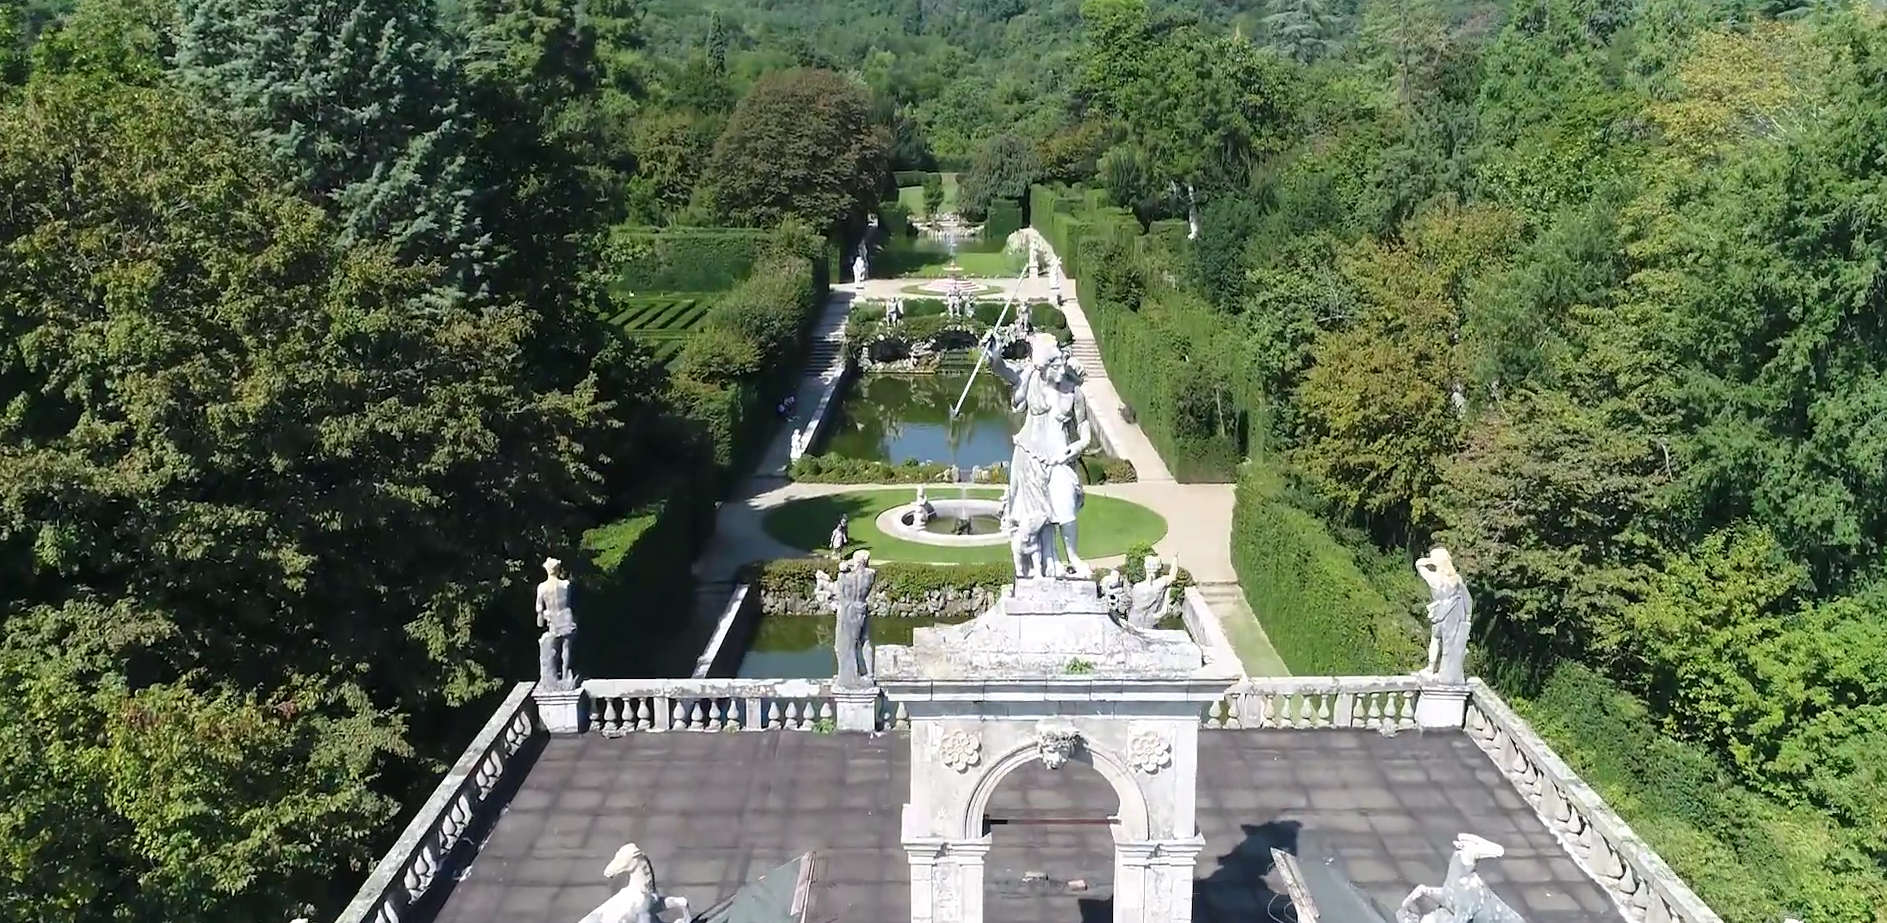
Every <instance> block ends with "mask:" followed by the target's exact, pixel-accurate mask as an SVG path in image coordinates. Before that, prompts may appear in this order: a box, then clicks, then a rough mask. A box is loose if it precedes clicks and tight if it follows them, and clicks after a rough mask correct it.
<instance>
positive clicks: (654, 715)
mask: <svg viewBox="0 0 1887 923" xmlns="http://www.w3.org/2000/svg"><path fill="white" fill-rule="evenodd" d="M583 691H584V692H585V693H587V694H588V698H589V710H590V711H589V725H590V728H591V730H596V731H600V732H602V733H603V735H604V736H606V737H615V736H620V735H623V734H632V733H636V732H647V731H771V730H786V731H830V730H833V729H834V724H833V722H834V721H835V720H836V717H837V708H836V704H835V700H834V698H833V695H832V683H831V681H830V680H797V679H788V680H780V679H682V680H674V679H593V680H588V681H585V682H584V684H583ZM908 724H909V719H908V718H905V717H904V715H903V707H902V706H895V707H894V706H893V705H892V704H891V703H889V702H886V701H884V700H882V699H881V700H880V701H879V705H878V717H877V721H876V729H877V730H885V729H888V728H893V727H904V726H906V725H908Z"/></svg>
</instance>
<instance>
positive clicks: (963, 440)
mask: <svg viewBox="0 0 1887 923" xmlns="http://www.w3.org/2000/svg"><path fill="white" fill-rule="evenodd" d="M969 380H970V375H969V371H968V370H967V369H965V370H964V371H961V372H938V373H936V374H932V375H864V376H861V377H860V378H859V379H858V380H857V381H855V382H853V383H852V385H851V387H850V388H848V389H847V390H846V394H845V397H844V399H843V400H842V401H840V403H839V407H838V411H837V413H836V414H835V415H834V416H833V418H832V422H831V424H830V426H828V428H827V430H826V432H827V436H826V437H825V444H824V445H823V447H820V448H819V449H817V451H820V452H830V453H832V454H835V455H839V456H843V457H845V458H858V459H870V460H875V461H882V462H889V463H891V464H894V465H895V464H899V463H901V462H903V461H905V460H907V459H915V460H917V461H920V462H926V461H929V462H940V463H946V464H947V463H949V462H951V461H955V462H956V465H957V467H958V468H961V469H962V470H964V471H968V470H970V467H971V466H972V465H984V466H988V465H993V464H996V463H997V462H1002V463H1004V464H1007V463H1008V461H1009V456H1010V453H1011V442H1010V438H1011V437H1012V436H1014V435H1015V426H1016V421H1015V420H1014V419H1012V418H1011V417H1010V415H1009V389H1008V386H1007V385H1005V384H1003V381H1002V379H1000V378H997V377H996V376H995V375H994V374H992V373H991V372H990V371H989V370H988V369H984V370H982V371H981V372H979V373H977V376H976V386H975V387H974V388H972V389H970V396H969V399H968V400H965V401H964V402H963V414H962V415H961V416H959V417H958V418H957V419H956V420H954V421H953V420H951V419H950V407H951V405H953V404H955V403H956V402H957V397H958V396H959V395H961V394H962V393H963V385H964V383H965V382H968V381H969ZM953 450H954V451H955V455H952V454H951V453H952V451H953Z"/></svg>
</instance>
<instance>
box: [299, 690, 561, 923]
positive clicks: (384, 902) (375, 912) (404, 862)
mask: <svg viewBox="0 0 1887 923" xmlns="http://www.w3.org/2000/svg"><path fill="white" fill-rule="evenodd" d="M535 685H536V684H535V683H519V684H518V685H516V686H514V687H512V690H511V694H510V695H508V696H506V697H505V700H504V702H503V703H501V704H500V705H499V706H498V710H497V711H496V712H494V713H492V717H491V719H490V720H489V721H487V722H486V723H485V726H484V728H482V729H481V730H480V731H479V732H478V736H476V737H474V738H472V742H471V744H469V745H468V746H466V748H465V752H464V754H463V755H461V756H460V757H459V761H458V762H457V763H455V764H453V766H452V771H451V772H448V773H446V777H445V779H444V780H442V781H441V782H440V783H439V787H438V788H435V789H433V793H432V797H431V798H428V799H427V800H426V804H425V805H424V806H423V807H421V808H420V809H419V813H418V814H416V815H414V817H413V820H412V822H411V823H409V824H407V825H406V830H405V832H403V833H401V834H400V838H399V839H398V840H397V841H395V842H394V844H393V847H392V848H391V849H389V850H387V854H386V855H385V856H384V857H383V858H382V859H381V860H380V864H379V865H377V866H375V867H374V870H373V874H371V875H369V876H368V877H367V882H366V883H365V884H363V885H361V888H360V890H359V891H358V892H356V893H355V895H354V899H353V900H352V901H351V902H349V903H348V905H347V908H346V909H345V910H342V911H341V914H340V916H339V917H337V918H336V923H399V921H400V920H402V919H404V918H405V916H406V914H407V909H408V908H409V907H411V906H412V905H413V903H414V902H415V901H417V900H418V899H419V898H420V897H421V896H422V895H424V894H425V893H426V890H427V889H428V888H430V887H432V885H433V882H434V881H435V880H436V879H437V878H438V876H439V872H440V870H441V868H442V867H443V866H444V865H445V861H446V857H447V856H449V855H450V854H451V853H452V850H453V848H454V847H456V846H458V845H459V843H460V841H461V840H463V839H464V837H465V835H466V832H467V831H468V830H469V829H470V828H471V826H472V824H473V822H474V821H475V820H476V819H477V818H478V816H479V811H480V809H481V808H483V807H484V806H485V802H486V800H487V799H488V798H489V797H490V796H491V793H492V792H493V791H494V790H496V789H497V788H498V785H499V783H500V782H501V781H503V779H504V776H505V771H506V770H507V769H508V768H509V766H510V762H511V758H512V757H513V756H515V755H516V754H517V752H518V751H519V750H521V749H523V747H524V745H525V742H527V741H529V740H530V739H531V736H532V735H533V734H535V733H537V732H538V730H539V729H540V725H539V723H538V720H537V709H536V707H535V706H534V705H533V704H532V703H531V690H532V688H533V687H534V686H535Z"/></svg>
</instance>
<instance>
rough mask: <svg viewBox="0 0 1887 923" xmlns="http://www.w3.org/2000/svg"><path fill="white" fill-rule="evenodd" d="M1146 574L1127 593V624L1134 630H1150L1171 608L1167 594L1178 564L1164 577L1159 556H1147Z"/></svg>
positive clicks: (1176, 575)
mask: <svg viewBox="0 0 1887 923" xmlns="http://www.w3.org/2000/svg"><path fill="white" fill-rule="evenodd" d="M1144 563H1145V567H1146V574H1145V576H1143V577H1141V579H1140V582H1138V583H1136V584H1134V585H1133V588H1132V589H1131V590H1129V591H1128V596H1129V599H1130V603H1129V606H1128V609H1127V624H1129V625H1132V626H1133V627H1135V628H1152V627H1153V626H1155V625H1158V624H1159V623H1160V620H1161V619H1163V618H1165V617H1166V610H1167V609H1168V608H1170V607H1171V604H1172V595H1171V594H1170V593H1169V592H1168V591H1169V590H1171V589H1172V587H1173V580H1174V579H1175V578H1177V577H1178V576H1179V562H1178V561H1174V562H1173V567H1172V568H1171V569H1169V570H1168V571H1167V572H1166V573H1165V574H1164V575H1162V574H1161V573H1160V567H1161V563H1160V556H1159V555H1155V554H1150V555H1147V557H1146V560H1145V562H1144Z"/></svg>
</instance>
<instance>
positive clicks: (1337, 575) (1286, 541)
mask: <svg viewBox="0 0 1887 923" xmlns="http://www.w3.org/2000/svg"><path fill="white" fill-rule="evenodd" d="M1232 566H1233V567H1234V569H1236V570H1237V571H1238V581H1239V584H1240V585H1241V586H1243V587H1244V590H1245V599H1246V601H1247V602H1249V603H1251V609H1252V611H1253V612H1255V613H1257V615H1258V621H1259V623H1260V624H1262V625H1263V626H1264V629H1265V634H1266V635H1269V636H1270V638H1271V643H1272V644H1273V645H1275V646H1276V647H1277V649H1278V654H1279V655H1280V656H1281V657H1283V658H1284V663H1285V665H1286V666H1288V667H1290V668H1291V672H1292V673H1296V674H1299V675H1305V676H1380V675H1390V674H1400V673H1407V672H1409V671H1410V670H1414V669H1416V668H1417V667H1420V666H1421V665H1422V660H1423V657H1424V656H1425V651H1426V647H1427V636H1426V634H1425V630H1424V628H1423V626H1422V625H1420V624H1419V623H1418V621H1417V619H1416V616H1415V615H1414V614H1413V613H1412V612H1411V611H1410V609H1409V607H1408V606H1407V605H1398V604H1397V603H1395V602H1392V601H1391V600H1389V599H1388V598H1386V597H1384V595H1383V593H1382V591H1381V590H1379V589H1378V588H1377V586H1376V585H1375V583H1374V582H1373V581H1372V580H1371V579H1370V577H1369V575H1368V574H1366V573H1364V571H1363V569H1362V567H1360V566H1359V565H1358V563H1357V560H1356V557H1355V555H1354V554H1353V553H1352V552H1351V551H1350V549H1349V548H1347V547H1345V546H1344V545H1343V544H1342V543H1341V542H1339V541H1337V539H1336V538H1335V537H1334V536H1332V535H1331V534H1330V532H1329V530H1328V529H1326V528H1324V524H1323V522H1322V521H1321V520H1319V519H1318V518H1317V517H1316V516H1314V515H1312V514H1310V513H1308V512H1305V511H1304V510H1301V509H1299V508H1297V507H1296V506H1293V505H1291V504H1290V503H1289V502H1288V501H1287V500H1286V499H1285V498H1284V497H1283V496H1282V485H1281V484H1280V483H1279V481H1278V478H1277V476H1276V475H1275V474H1274V473H1272V472H1270V471H1267V470H1265V469H1262V468H1260V467H1259V466H1257V465H1252V466H1250V467H1249V470H1248V471H1247V472H1246V475H1245V476H1244V477H1243V478H1241V479H1240V480H1239V483H1238V499H1237V501H1236V502H1235V503H1234V504H1233V507H1232ZM1415 579H1416V578H1415V576H1414V572H1413V571H1411V572H1410V574H1409V576H1408V580H1409V581H1411V582H1413V581H1414V580H1415ZM1412 589H1413V588H1412Z"/></svg>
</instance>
